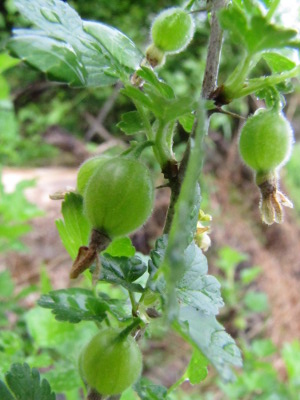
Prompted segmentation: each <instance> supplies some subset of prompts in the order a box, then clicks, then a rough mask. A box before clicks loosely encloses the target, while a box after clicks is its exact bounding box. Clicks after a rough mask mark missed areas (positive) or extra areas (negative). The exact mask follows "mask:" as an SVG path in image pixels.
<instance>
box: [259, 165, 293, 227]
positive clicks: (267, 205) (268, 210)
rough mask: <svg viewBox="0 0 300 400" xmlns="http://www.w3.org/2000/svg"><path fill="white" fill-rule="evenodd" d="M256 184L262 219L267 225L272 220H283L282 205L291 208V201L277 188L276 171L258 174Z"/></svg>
mask: <svg viewBox="0 0 300 400" xmlns="http://www.w3.org/2000/svg"><path fill="white" fill-rule="evenodd" d="M256 182H257V186H258V187H259V190H260V193H261V201H260V206H259V207H260V211H261V217H262V221H263V222H264V223H265V224H267V225H272V224H273V223H274V222H276V223H278V224H281V223H282V222H283V209H282V206H284V207H289V208H293V203H292V202H291V201H290V200H289V199H288V198H287V197H286V196H285V195H284V194H283V193H282V192H280V190H279V188H278V177H277V174H276V173H268V174H265V175H262V174H260V175H258V176H257V177H256Z"/></svg>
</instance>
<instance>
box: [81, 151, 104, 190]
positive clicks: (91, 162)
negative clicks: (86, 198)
mask: <svg viewBox="0 0 300 400" xmlns="http://www.w3.org/2000/svg"><path fill="white" fill-rule="evenodd" d="M108 159H109V156H105V155H102V156H97V157H92V158H89V159H88V160H86V161H85V162H84V163H83V164H81V166H80V168H79V171H78V174H77V192H78V193H80V194H81V195H82V196H83V194H84V191H85V188H86V185H87V183H88V181H89V179H90V177H91V176H92V175H93V173H94V172H95V171H96V169H97V168H98V167H99V166H100V165H101V164H102V163H103V162H104V161H107V160H108Z"/></svg>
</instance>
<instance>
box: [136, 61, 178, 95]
mask: <svg viewBox="0 0 300 400" xmlns="http://www.w3.org/2000/svg"><path fill="white" fill-rule="evenodd" d="M137 75H138V76H139V77H140V78H142V79H143V80H144V81H146V82H147V83H148V84H149V85H151V87H152V88H155V89H156V91H157V93H160V94H161V95H162V96H163V97H165V98H166V99H174V98H175V94H174V91H173V89H172V88H171V86H169V85H168V84H167V83H166V82H164V81H162V80H161V79H159V78H158V76H157V75H156V74H155V72H154V71H153V70H152V69H151V68H147V67H141V68H140V69H139V70H138V71H137Z"/></svg>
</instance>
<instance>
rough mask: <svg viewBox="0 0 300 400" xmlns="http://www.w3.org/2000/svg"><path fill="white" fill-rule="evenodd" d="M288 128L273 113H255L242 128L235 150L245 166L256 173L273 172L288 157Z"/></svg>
mask: <svg viewBox="0 0 300 400" xmlns="http://www.w3.org/2000/svg"><path fill="white" fill-rule="evenodd" d="M292 143H293V135H292V128H291V126H290V124H289V122H288V121H287V119H286V118H284V116H283V115H282V114H279V113H278V112H277V111H274V110H265V109H261V110H258V111H257V112H256V113H255V114H254V115H253V116H252V117H250V118H248V120H247V122H246V123H245V125H244V126H243V128H242V131H241V135H240V141H239V148H240V154H241V156H242V159H243V160H244V162H245V164H247V165H248V166H249V167H251V168H252V169H253V170H254V171H257V172H262V171H264V172H267V171H273V170H275V169H276V168H278V167H279V166H281V165H283V164H284V163H285V162H286V161H287V160H288V158H289V155H290V152H291V147H292Z"/></svg>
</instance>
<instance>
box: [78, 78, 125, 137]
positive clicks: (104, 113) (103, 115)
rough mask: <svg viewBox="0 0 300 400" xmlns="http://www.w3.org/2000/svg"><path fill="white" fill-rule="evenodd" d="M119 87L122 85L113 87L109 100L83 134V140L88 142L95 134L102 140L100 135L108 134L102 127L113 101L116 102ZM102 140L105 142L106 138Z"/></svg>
mask: <svg viewBox="0 0 300 400" xmlns="http://www.w3.org/2000/svg"><path fill="white" fill-rule="evenodd" d="M121 87H122V83H121V82H118V83H117V84H116V85H115V87H114V89H113V92H112V94H111V95H110V96H109V98H108V99H107V100H106V102H105V103H104V104H103V107H102V108H101V110H100V112H99V114H98V116H97V117H96V118H94V121H93V124H92V125H91V126H90V128H89V129H88V131H87V132H86V134H85V139H86V140H87V141H89V140H90V139H91V138H92V137H93V136H94V135H95V134H99V135H100V136H101V137H102V138H103V136H102V135H103V134H104V135H106V133H108V131H107V130H106V129H105V128H104V126H103V122H104V121H105V119H106V117H107V115H108V114H109V112H110V111H111V109H112V107H113V106H114V104H115V101H116V99H117V97H118V95H119V91H120V89H121ZM100 126H101V127H102V128H101V130H100V132H99V131H98V129H99V127H100ZM95 128H96V129H95ZM105 131H106V132H105ZM108 134H109V133H108ZM109 135H110V134H109ZM103 139H106V140H107V138H103Z"/></svg>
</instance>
